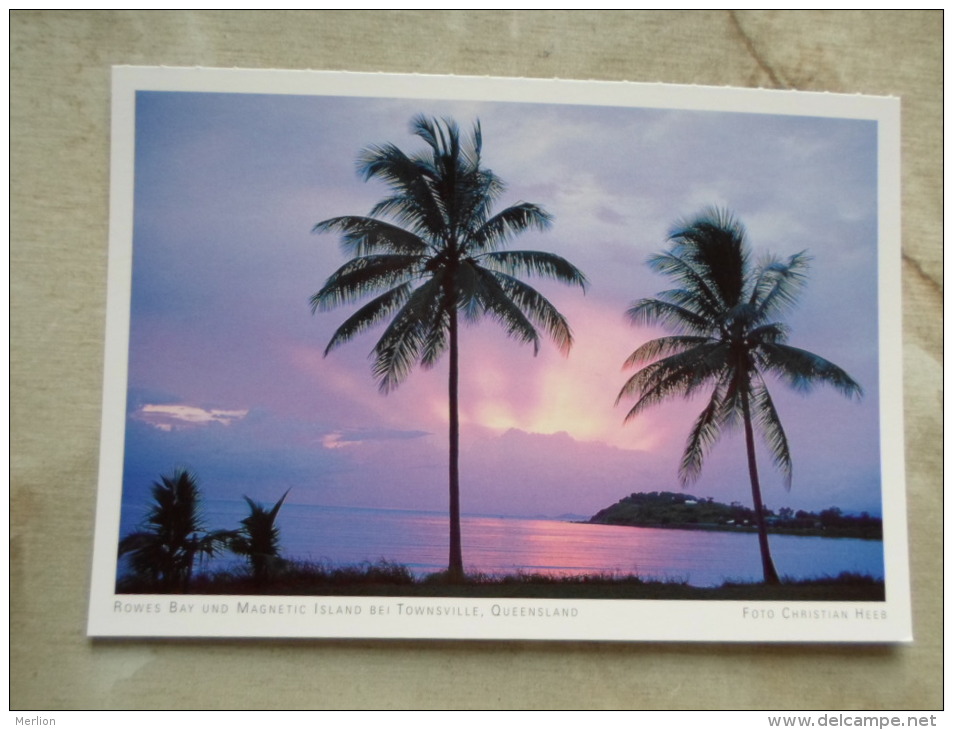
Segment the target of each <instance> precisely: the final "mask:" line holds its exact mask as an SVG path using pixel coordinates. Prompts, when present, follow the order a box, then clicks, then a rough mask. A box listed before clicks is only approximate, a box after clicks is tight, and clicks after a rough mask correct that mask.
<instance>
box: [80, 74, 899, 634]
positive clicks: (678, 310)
mask: <svg viewBox="0 0 953 730" xmlns="http://www.w3.org/2000/svg"><path fill="white" fill-rule="evenodd" d="M897 110H898V106H897V102H896V100H890V99H872V98H869V97H856V98H851V97H837V96H833V95H815V94H798V93H795V92H759V91H753V90H737V89H734V90H727V89H726V90H717V89H697V88H689V87H662V86H640V85H635V84H621V83H619V84H610V83H603V84H598V83H582V82H557V81H552V82H545V81H538V82H534V81H527V80H502V79H452V78H450V77H401V76H386V75H361V74H343V73H333V74H332V73H317V72H313V73H312V72H287V73H285V72H278V71H275V72H265V71H259V72H251V71H249V72H242V71H213V70H204V69H203V70H198V69H195V70H181V69H134V68H120V69H116V70H115V71H114V109H113V135H114V137H113V161H112V174H113V179H112V213H111V215H112V228H111V233H110V235H111V242H110V282H109V285H110V291H109V297H110V299H109V318H110V319H109V322H108V328H109V332H108V335H107V363H106V371H107V372H106V394H105V396H104V416H103V418H104V425H103V448H102V464H101V478H100V502H99V509H98V515H97V530H96V555H95V559H94V562H95V565H94V569H93V591H92V593H93V595H92V601H91V611H90V633H91V634H92V635H103V636H105V635H158V636H165V635H168V636H215V635H221V636H302V637H305V636H318V637H320V636H329V637H330V636H371V637H372V636H381V637H404V636H406V637H433V638H443V637H450V638H543V639H612V640H652V639H659V640H661V639H666V640H672V639H690V640H706V639H708V640H758V641H763V640H774V641H787V640H825V641H870V640H904V639H909V597H908V587H907V581H908V579H907V573H906V571H907V567H906V532H905V515H904V495H903V462H902V426H901V425H900V423H901V422H900V420H899V417H900V405H899V404H900V380H899V365H898V358H899V354H898V353H899V345H900V342H899V286H898V284H897V281H898V267H899V223H898V219H899V195H898V186H899V179H898V177H899V174H898V169H899V168H898V160H897V159H896V156H897V155H899V149H892V146H897V147H898V140H899V136H898V135H899V131H898V129H897V128H896V117H897V116H898V113H897ZM887 157H890V158H891V159H886V158H887ZM894 259H895V260H894Z"/></svg>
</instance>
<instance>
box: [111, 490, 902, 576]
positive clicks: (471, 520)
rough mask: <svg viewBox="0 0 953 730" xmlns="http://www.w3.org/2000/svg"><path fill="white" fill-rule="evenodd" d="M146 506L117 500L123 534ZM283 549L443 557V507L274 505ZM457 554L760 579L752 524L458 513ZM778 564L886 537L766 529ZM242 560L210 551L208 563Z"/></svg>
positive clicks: (865, 558) (409, 560) (481, 565)
mask: <svg viewBox="0 0 953 730" xmlns="http://www.w3.org/2000/svg"><path fill="white" fill-rule="evenodd" d="M143 513H144V509H143V508H142V507H141V506H139V507H138V508H134V507H128V508H124V510H123V534H125V532H126V531H128V530H129V529H132V527H133V526H134V525H135V524H136V522H137V521H138V520H139V519H141V516H142V514H143ZM246 514H247V506H246V504H245V502H243V501H239V502H232V501H222V500H209V501H208V502H207V503H206V505H205V515H206V522H207V524H208V526H209V528H212V529H234V528H236V527H237V526H238V524H239V520H241V519H242V518H243V517H245V516H246ZM278 526H279V529H280V531H281V546H282V554H283V555H284V556H285V557H288V558H295V559H300V560H311V561H316V562H320V561H326V562H329V563H331V564H333V565H339V566H340V565H356V564H360V563H362V562H377V561H378V560H381V559H386V560H389V561H392V562H397V563H401V564H403V565H406V566H407V567H408V568H410V570H412V571H413V572H414V573H416V574H418V575H424V574H427V573H434V572H437V571H440V570H444V569H445V568H446V567H447V553H448V542H447V541H448V529H449V528H448V518H447V515H446V513H437V512H418V511H405V510H383V509H356V508H345V507H315V506H308V505H295V504H285V505H284V506H283V507H282V508H281V512H280V513H279V515H278ZM462 532H463V560H464V566H465V568H466V570H468V571H479V572H483V573H495V574H501V573H512V572H516V571H523V572H527V573H551V574H559V575H579V574H585V573H634V574H637V575H640V576H642V577H643V578H656V579H673V580H679V581H687V582H688V583H690V584H691V585H696V586H708V585H720V584H722V583H723V582H724V581H726V580H747V581H751V580H760V579H761V560H760V553H759V551H758V543H757V536H756V535H754V534H751V533H744V534H738V533H731V532H704V531H692V530H665V529H656V528H647V527H615V526H608V525H587V524H576V523H571V522H561V521H558V520H548V519H529V518H518V517H481V516H472V515H471V516H467V515H464V516H463V518H462ZM770 541H771V551H772V554H773V556H774V561H775V564H776V566H777V568H778V572H779V573H780V574H781V575H783V576H787V577H791V578H813V577H821V576H827V575H831V576H833V575H838V574H839V573H841V572H844V571H850V572H855V573H862V574H866V575H871V576H874V577H879V578H882V577H883V573H884V569H883V544H882V543H881V542H879V541H869V540H854V539H847V538H821V537H795V536H790V535H772V536H771V538H770ZM229 563H235V564H240V563H241V559H236V558H235V557H234V556H228V557H220V558H216V559H215V560H214V561H213V562H212V563H210V564H206V565H205V566H203V569H205V570H212V569H215V568H217V567H223V566H225V565H227V564H229Z"/></svg>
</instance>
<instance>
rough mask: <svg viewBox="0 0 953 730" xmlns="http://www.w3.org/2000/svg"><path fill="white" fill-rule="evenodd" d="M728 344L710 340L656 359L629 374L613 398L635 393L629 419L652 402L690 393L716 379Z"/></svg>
mask: <svg viewBox="0 0 953 730" xmlns="http://www.w3.org/2000/svg"><path fill="white" fill-rule="evenodd" d="M728 356H729V348H728V346H727V345H725V344H724V343H722V342H718V341H713V342H706V343H705V344H701V345H698V346H696V347H693V348H691V349H689V350H684V351H681V352H678V353H677V354H674V355H669V356H668V357H665V358H662V359H661V360H656V361H655V362H653V363H651V364H649V365H646V366H645V367H644V368H642V369H641V370H639V371H638V372H637V373H635V374H634V375H633V376H632V377H630V378H629V379H628V380H627V381H626V383H625V385H623V386H622V389H621V390H620V391H619V395H618V396H617V398H616V404H618V403H620V402H621V401H622V399H623V398H625V397H628V396H633V395H634V396H637V397H638V400H637V401H636V403H635V405H634V406H632V408H631V409H630V410H629V412H628V414H626V417H625V420H626V421H629V420H631V419H632V418H634V417H635V416H636V415H638V414H639V413H640V412H642V411H643V410H645V409H646V408H648V407H649V406H651V405H656V404H657V403H661V402H663V401H665V400H667V399H668V398H670V397H672V396H675V395H678V396H681V397H684V398H690V397H692V396H693V395H694V394H695V393H696V392H697V391H698V390H699V389H700V388H702V387H703V386H704V385H706V384H708V383H711V382H712V381H714V382H716V383H717V382H718V380H719V376H721V375H722V374H723V373H724V370H725V364H726V360H727V358H728Z"/></svg>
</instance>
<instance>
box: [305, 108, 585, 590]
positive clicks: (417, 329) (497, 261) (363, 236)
mask: <svg viewBox="0 0 953 730" xmlns="http://www.w3.org/2000/svg"><path fill="white" fill-rule="evenodd" d="M411 130H412V132H413V133H414V134H415V135H416V136H418V137H420V138H421V139H422V140H423V141H424V142H425V143H426V145H427V149H426V150H425V151H424V152H421V153H418V154H414V155H407V154H405V153H404V152H402V151H401V150H400V149H399V148H397V147H396V146H395V145H393V144H384V145H379V146H372V147H368V148H366V149H365V150H364V151H363V152H362V153H361V155H360V157H359V159H358V170H359V172H360V174H361V175H362V176H363V177H364V179H365V180H370V179H372V178H376V179H379V180H382V181H384V182H385V183H387V184H388V186H389V187H390V191H391V194H390V196H389V197H387V198H384V199H383V200H381V201H380V202H379V203H378V204H377V205H375V206H374V207H373V209H372V210H371V212H370V214H369V215H368V216H366V217H361V216H343V217H339V218H331V219H329V220H326V221H322V222H321V223H318V224H317V225H316V226H315V228H314V230H315V231H318V232H323V231H331V232H336V233H339V234H340V235H341V244H342V248H343V250H344V251H345V253H347V254H348V255H351V256H353V258H352V259H351V260H350V261H348V262H347V263H346V264H344V265H343V266H342V267H341V268H340V269H338V270H337V271H336V272H335V273H333V274H332V275H331V276H330V278H328V280H327V282H325V284H324V286H323V287H322V288H321V289H320V291H318V292H317V293H316V294H315V295H314V296H312V297H311V307H312V312H314V311H317V310H319V309H321V310H324V309H330V308H332V307H335V306H338V305H341V304H346V303H351V302H354V301H357V300H359V299H361V298H363V297H365V296H368V295H372V294H373V295H376V296H375V297H374V298H373V299H371V301H369V302H368V303H367V304H365V305H364V306H362V307H361V308H359V309H358V310H357V311H356V312H355V313H354V314H353V315H351V316H350V317H349V318H348V319H347V320H346V321H345V322H344V324H342V325H341V326H340V327H339V328H338V330H337V331H336V332H335V333H334V335H333V337H332V338H331V340H330V342H329V343H328V346H327V348H326V350H325V355H327V353H328V352H330V351H331V350H332V349H334V348H335V347H337V346H338V345H340V344H342V343H344V342H347V341H348V340H350V339H351V338H352V337H354V336H355V335H357V334H359V333H361V332H363V331H364V330H366V329H368V328H369V327H372V326H374V325H377V324H379V323H380V322H382V321H383V320H385V319H390V323H389V324H388V325H387V327H386V328H385V329H384V333H383V334H382V335H381V337H380V339H379V340H378V341H377V344H376V345H375V347H374V358H375V359H374V365H373V372H374V375H375V377H376V378H377V380H378V382H379V386H380V390H381V391H382V392H384V393H387V392H388V391H390V390H392V389H393V388H395V387H396V386H397V385H398V384H399V383H400V382H401V381H402V380H403V379H404V378H405V377H406V376H407V374H408V373H409V372H410V370H411V369H412V368H413V366H414V365H416V364H418V363H419V364H420V365H422V366H423V367H424V368H429V367H431V366H433V365H434V364H435V363H436V362H437V360H438V359H439V357H440V356H441V355H442V354H443V353H444V352H445V351H448V352H449V361H450V374H449V389H448V392H449V409H450V460H449V461H450V463H449V465H450V474H449V477H450V558H449V565H448V571H447V572H448V575H450V576H451V577H456V578H458V577H460V576H462V575H463V556H462V550H461V542H460V476H459V451H460V450H459V441H460V422H459V405H458V395H457V391H458V383H459V357H460V353H459V343H458V338H459V324H460V318H461V317H462V318H463V319H464V320H467V321H476V320H478V319H480V318H481V317H482V316H483V315H489V316H490V317H492V318H494V319H496V320H497V321H498V322H499V323H500V324H501V325H502V326H503V328H504V329H505V330H506V332H507V333H508V334H509V335H510V336H511V337H513V338H515V339H516V340H519V341H521V342H527V343H530V344H532V345H533V350H534V353H535V352H537V351H538V350H539V334H538V332H537V327H539V328H541V329H543V330H544V331H545V332H546V333H548V334H549V336H550V337H551V338H552V339H553V340H554V341H555V343H556V344H557V345H558V347H559V348H560V350H562V351H563V352H568V351H569V348H570V346H571V345H572V334H571V332H570V329H569V326H568V324H567V323H566V320H565V319H564V318H563V316H562V315H561V314H560V313H559V312H558V311H557V310H556V308H555V307H554V306H553V305H552V304H551V303H550V302H549V301H548V300H547V299H546V298H545V297H544V296H543V295H542V294H540V293H539V292H538V291H536V290H535V289H533V288H532V287H530V286H528V285H527V284H525V283H523V282H522V281H521V280H520V279H518V278H517V276H519V275H521V274H522V275H525V274H535V275H542V276H546V277H550V278H553V279H556V280H557V281H561V282H563V283H566V284H570V285H577V286H580V287H583V288H585V284H586V279H585V277H584V276H583V274H582V273H581V272H580V271H579V270H578V269H576V267H575V266H573V265H572V264H570V263H569V262H568V261H566V260H565V259H563V258H560V257H559V256H556V255H554V254H551V253H544V252H541V251H507V250H503V246H504V245H505V244H506V243H507V241H508V240H509V239H510V238H512V237H513V236H515V235H517V234H519V233H522V232H524V231H526V230H527V229H530V228H537V229H545V228H547V227H549V225H550V223H551V218H550V216H549V214H548V213H546V212H545V211H544V210H543V209H542V208H540V207H539V206H538V205H534V204H533V203H523V202H521V203H517V204H516V205H513V206H510V207H508V208H506V209H505V210H502V211H500V212H499V213H496V214H493V215H491V209H492V206H493V203H494V201H495V200H497V198H498V197H499V196H500V194H501V193H502V192H503V190H504V185H503V182H502V181H501V180H500V179H499V178H498V177H497V176H496V175H494V174H493V172H492V171H490V170H488V169H486V168H484V167H483V166H482V163H481V151H482V145H483V141H482V134H481V130H480V124H479V122H477V123H476V124H475V125H474V128H473V133H472V135H471V136H470V137H468V138H465V139H464V138H461V135H460V130H459V128H458V127H457V125H456V123H455V122H453V121H452V120H443V121H437V120H431V119H427V118H425V117H423V116H418V117H416V118H415V119H414V120H413V122H412V124H411ZM379 216H380V217H379ZM382 217H389V218H390V219H391V220H392V221H393V222H389V221H387V220H384V219H383V218H382Z"/></svg>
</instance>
